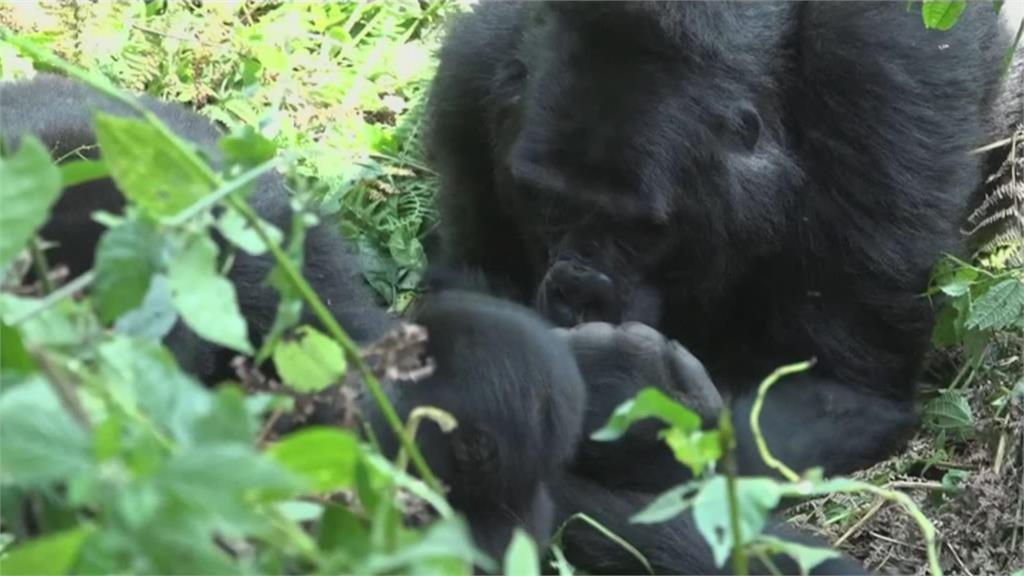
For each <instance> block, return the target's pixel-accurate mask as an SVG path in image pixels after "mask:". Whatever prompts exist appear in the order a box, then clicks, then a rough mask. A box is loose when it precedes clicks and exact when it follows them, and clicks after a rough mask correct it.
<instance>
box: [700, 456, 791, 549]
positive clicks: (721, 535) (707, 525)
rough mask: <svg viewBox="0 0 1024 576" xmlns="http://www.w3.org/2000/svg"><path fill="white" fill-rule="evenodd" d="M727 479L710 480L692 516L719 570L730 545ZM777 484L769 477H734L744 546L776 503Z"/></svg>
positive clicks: (731, 539)
mask: <svg viewBox="0 0 1024 576" xmlns="http://www.w3.org/2000/svg"><path fill="white" fill-rule="evenodd" d="M726 482H727V480H726V477H725V476H715V477H714V478H712V479H711V480H709V481H708V482H707V483H706V484H704V487H703V488H701V490H700V491H699V492H698V493H697V496H696V497H695V498H694V499H693V517H694V521H695V522H696V524H697V530H698V531H700V533H701V535H702V536H704V540H705V541H706V542H707V543H708V546H710V547H711V552H712V555H713V556H714V559H715V565H716V566H718V567H722V566H724V565H725V561H726V560H727V559H728V558H729V554H730V553H731V552H732V549H733V546H734V545H735V544H736V541H735V539H734V538H733V532H732V526H731V524H730V520H729V519H730V512H729V497H728V492H727V490H726ZM779 498H780V491H779V487H778V484H777V483H776V482H775V481H774V480H771V479H769V478H737V479H736V500H737V504H738V507H739V525H740V526H739V528H740V537H741V539H742V542H740V544H741V545H742V544H744V543H746V542H750V541H751V540H753V539H754V538H755V537H756V536H757V535H758V534H760V533H761V530H763V529H764V525H765V523H766V522H767V520H768V515H769V514H770V513H771V511H772V509H773V508H775V506H776V505H777V504H778V503H779Z"/></svg>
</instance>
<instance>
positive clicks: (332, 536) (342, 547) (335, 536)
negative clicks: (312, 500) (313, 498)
mask: <svg viewBox="0 0 1024 576" xmlns="http://www.w3.org/2000/svg"><path fill="white" fill-rule="evenodd" d="M366 524H367V523H366V520H364V519H363V518H360V517H358V516H356V515H355V514H353V513H352V511H351V510H349V509H348V508H346V507H344V506H336V505H333V504H331V505H328V506H327V507H326V509H325V510H324V514H323V517H322V519H321V520H320V525H319V527H318V535H317V542H318V543H319V545H320V548H321V549H323V550H325V551H332V552H334V551H341V552H344V553H346V554H347V555H348V556H350V557H352V558H357V559H361V558H363V557H365V556H366V555H367V554H368V553H369V552H370V534H369V531H368V529H367V525H366Z"/></svg>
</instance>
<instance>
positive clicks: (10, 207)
mask: <svg viewBox="0 0 1024 576" xmlns="http://www.w3.org/2000/svg"><path fill="white" fill-rule="evenodd" d="M60 193H61V185H60V170H58V169H57V167H56V166H54V165H53V161H52V160H51V159H50V153H49V152H48V151H47V150H46V146H44V145H43V143H42V142H40V141H39V139H38V138H36V137H35V136H32V135H26V136H25V137H24V138H22V139H21V146H20V147H19V148H18V151H17V152H16V153H15V154H14V155H12V156H9V157H6V158H0V207H2V208H0V266H4V265H6V264H8V263H9V262H10V261H11V260H13V259H14V257H15V256H17V255H18V252H20V251H21V250H22V249H23V248H24V247H25V245H26V244H27V243H28V241H29V240H30V239H31V238H32V236H33V235H34V234H35V233H36V230H37V229H39V227H40V226H42V225H43V224H44V223H45V222H46V219H47V218H48V217H49V215H50V207H51V206H52V205H53V203H54V202H56V201H57V199H58V198H59V197H60Z"/></svg>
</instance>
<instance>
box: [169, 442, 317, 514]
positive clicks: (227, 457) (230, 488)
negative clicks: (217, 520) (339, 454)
mask: <svg viewBox="0 0 1024 576" xmlns="http://www.w3.org/2000/svg"><path fill="white" fill-rule="evenodd" d="M157 481H158V482H159V484H160V486H161V487H162V488H164V489H165V490H168V491H170V492H171V493H173V494H174V495H175V496H177V497H178V498H179V499H180V500H181V501H182V502H186V503H188V504H190V505H192V506H193V507H194V509H195V510H201V511H203V512H204V513H207V514H213V515H216V516H219V517H222V518H224V519H226V520H228V521H229V522H237V523H239V524H247V523H251V522H253V521H255V520H256V519H257V516H256V511H257V509H256V507H255V506H254V503H255V497H256V496H258V495H260V494H268V493H269V494H272V495H273V496H274V497H275V498H284V497H285V496H286V495H292V494H296V493H298V491H299V490H301V489H302V488H303V486H302V483H301V482H299V480H298V478H296V477H295V476H293V475H292V474H291V473H289V472H288V471H287V470H285V469H283V468H282V467H281V466H279V465H277V463H275V462H274V461H273V460H270V459H268V458H263V457H261V456H260V454H259V453H257V452H256V451H255V450H254V449H253V448H251V447H249V446H245V445H239V444H222V445H212V446H199V445H197V446H193V447H192V448H191V449H189V450H187V451H184V452H181V453H179V454H176V455H175V456H173V457H172V458H171V459H170V460H168V461H167V462H166V464H165V465H164V466H163V468H162V469H161V470H160V471H159V473H158V478H157Z"/></svg>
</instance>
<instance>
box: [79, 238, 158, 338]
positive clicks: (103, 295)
mask: <svg viewBox="0 0 1024 576" xmlns="http://www.w3.org/2000/svg"><path fill="white" fill-rule="evenodd" d="M162 250H163V239H162V238H161V236H160V234H159V233H158V232H157V230H156V228H155V227H154V226H153V225H152V224H151V223H149V222H146V221H144V220H129V221H127V222H125V223H124V224H122V225H120V226H118V227H117V228H112V229H110V230H107V231H106V232H104V233H103V237H101V238H100V242H99V245H98V246H97V248H96V266H95V269H96V281H95V282H94V284H93V298H94V299H95V301H96V311H97V313H98V314H99V317H100V320H101V321H103V322H104V323H110V322H111V321H112V320H114V319H115V318H117V317H119V316H121V315H122V314H124V313H125V312H127V311H129V310H131V309H133V308H136V307H138V306H139V305H140V304H142V302H143V301H144V299H145V297H146V294H147V292H148V291H149V284H150V279H151V278H152V277H153V275H154V274H156V273H157V272H158V271H159V270H160V263H161V262H160V258H161V252H162Z"/></svg>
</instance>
